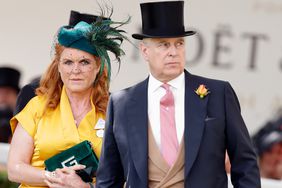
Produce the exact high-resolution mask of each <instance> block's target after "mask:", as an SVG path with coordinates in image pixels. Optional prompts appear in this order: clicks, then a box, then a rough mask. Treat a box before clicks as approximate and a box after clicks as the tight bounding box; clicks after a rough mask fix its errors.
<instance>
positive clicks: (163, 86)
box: [161, 83, 169, 92]
mask: <svg viewBox="0 0 282 188" xmlns="http://www.w3.org/2000/svg"><path fill="white" fill-rule="evenodd" d="M161 87H162V88H164V89H165V90H166V92H167V91H168V90H169V84H167V83H164V84H163V85H162V86H161Z"/></svg>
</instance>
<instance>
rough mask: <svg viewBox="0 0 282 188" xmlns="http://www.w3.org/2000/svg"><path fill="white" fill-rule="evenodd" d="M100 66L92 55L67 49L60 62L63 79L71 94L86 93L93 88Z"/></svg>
mask: <svg viewBox="0 0 282 188" xmlns="http://www.w3.org/2000/svg"><path fill="white" fill-rule="evenodd" d="M99 68H100V67H99V66H98V65H97V62H96V60H95V58H94V56H93V55H92V54H90V53H87V52H84V51H81V50H78V49H74V48H65V49H64V50H63V52H62V54H61V57H60V61H59V67H58V69H59V72H60V76H61V79H62V81H63V83H64V85H65V87H66V89H67V90H68V91H69V92H73V93H80V92H85V91H87V90H89V89H91V88H92V87H93V83H94V81H95V78H96V76H97V74H98V72H99Z"/></svg>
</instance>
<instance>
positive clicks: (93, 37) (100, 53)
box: [58, 16, 130, 79]
mask: <svg viewBox="0 0 282 188" xmlns="http://www.w3.org/2000/svg"><path fill="white" fill-rule="evenodd" d="M129 21H130V17H129V18H128V19H127V20H126V21H125V22H115V21H112V20H111V19H110V18H104V17H102V16H101V17H98V18H97V19H96V20H95V21H94V22H93V23H91V24H89V23H86V22H84V21H81V22H79V23H77V24H76V25H75V26H74V27H70V26H64V27H62V28H60V29H59V32H58V42H59V44H60V45H62V46H65V47H70V48H75V49H79V50H82V51H85V52H88V53H90V54H93V55H95V56H97V57H99V58H101V68H100V74H101V73H102V71H103V70H104V67H105V65H106V66H107V70H108V77H109V79H110V76H111V60H110V57H109V54H108V52H112V53H113V54H114V56H115V58H116V59H117V61H118V63H119V65H120V57H121V56H122V55H124V54H125V53H124V51H123V50H122V49H121V44H122V42H123V40H124V39H125V40H128V41H129V39H128V38H127V37H126V36H125V35H124V34H125V31H124V30H121V29H119V28H120V27H121V26H122V25H124V24H127V23H128V22H129Z"/></svg>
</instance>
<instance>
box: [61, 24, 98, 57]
mask: <svg viewBox="0 0 282 188" xmlns="http://www.w3.org/2000/svg"><path fill="white" fill-rule="evenodd" d="M90 29H91V25H90V24H88V23H86V22H84V21H81V22H79V23H78V24H76V25H75V26H74V27H73V28H67V27H63V28H61V30H60V32H59V35H58V41H59V43H60V44H61V45H62V46H65V47H70V48H76V49H79V50H82V51H85V52H88V53H90V54H93V55H95V56H98V53H97V51H96V48H95V47H94V46H93V45H92V44H91V43H90V40H89V39H88V37H87V33H89V32H90Z"/></svg>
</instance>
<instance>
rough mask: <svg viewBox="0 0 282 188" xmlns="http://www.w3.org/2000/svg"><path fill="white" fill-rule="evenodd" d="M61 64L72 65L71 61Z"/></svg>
mask: <svg viewBox="0 0 282 188" xmlns="http://www.w3.org/2000/svg"><path fill="white" fill-rule="evenodd" d="M63 64H65V65H71V64H72V61H71V60H66V61H64V62H63Z"/></svg>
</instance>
